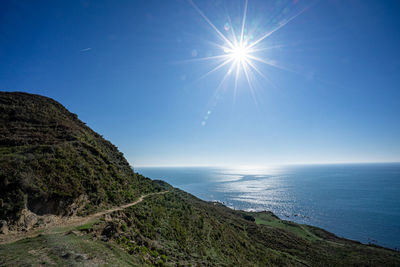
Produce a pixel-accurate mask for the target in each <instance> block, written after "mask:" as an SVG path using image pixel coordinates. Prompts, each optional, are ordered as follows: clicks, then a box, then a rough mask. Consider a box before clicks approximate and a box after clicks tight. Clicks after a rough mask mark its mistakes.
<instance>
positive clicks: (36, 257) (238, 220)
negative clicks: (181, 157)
mask: <svg viewBox="0 0 400 267" xmlns="http://www.w3.org/2000/svg"><path fill="white" fill-rule="evenodd" d="M160 191H167V192H165V193H163V194H153V195H149V196H147V197H146V198H144V199H143V201H142V202H140V203H138V204H136V205H134V206H131V207H129V208H126V209H123V210H119V211H115V212H113V213H111V214H107V215H106V216H103V217H101V218H96V219H93V220H91V221H89V222H87V223H85V224H83V225H80V226H76V225H75V226H71V225H60V226H59V227H56V228H52V229H45V230H41V231H37V232H36V233H37V234H38V236H36V237H33V238H27V239H24V240H20V241H17V242H14V243H7V244H3V245H0V266H40V265H53V266H80V265H84V266H87V265H88V266H92V265H93V266H96V265H110V266H132V265H133V266H235V265H237V266H400V253H399V252H396V251H393V250H389V249H384V248H381V247H377V246H368V245H363V244H360V243H358V242H354V241H350V240H346V239H343V238H338V237H337V236H335V235H333V234H331V233H329V232H327V231H325V230H323V229H320V228H317V227H312V226H308V225H301V224H296V223H293V222H289V221H284V220H280V219H279V218H278V217H276V216H275V215H274V214H272V213H271V212H257V213H254V212H245V211H235V210H232V209H229V208H227V207H225V206H223V205H221V204H219V203H212V202H205V201H202V200H200V199H198V198H196V197H194V196H192V195H190V194H188V193H185V192H183V191H181V190H179V189H175V188H172V187H171V186H170V185H168V184H167V183H165V182H162V181H152V180H150V179H148V178H145V177H143V176H141V175H139V174H136V173H134V172H133V170H132V169H131V168H130V166H129V164H128V163H127V161H126V160H125V158H124V157H123V155H122V153H120V152H119V151H118V149H117V148H116V147H115V146H113V145H112V144H111V143H110V142H108V141H106V140H104V139H103V138H102V137H101V136H100V135H98V134H97V133H95V132H93V131H92V130H91V129H89V128H88V127H87V126H86V125H85V124H84V123H83V122H81V121H80V120H79V119H78V118H77V116H76V115H74V114H72V113H69V112H68V111H67V110H66V109H65V108H64V107H63V106H61V105H60V104H59V103H57V102H55V101H54V100H51V99H49V98H46V97H42V96H37V95H30V94H25V93H3V92H0V220H5V221H6V222H7V224H8V226H10V228H11V230H13V229H14V230H21V229H24V227H23V226H22V227H21V226H18V223H17V221H18V218H19V217H20V214H21V211H23V210H24V209H25V208H27V209H28V210H30V211H31V212H33V213H36V214H39V215H40V214H49V213H50V214H58V215H64V216H69V215H76V214H77V215H85V214H89V213H93V212H95V211H97V210H103V209H105V208H108V207H111V206H117V205H121V204H124V203H129V202H133V201H134V200H136V199H137V198H138V197H139V196H140V195H145V194H147V193H149V192H160ZM90 218H93V217H90ZM85 221H86V220H85ZM2 224H3V225H4V222H2ZM25 228H27V227H25ZM0 237H1V235H0Z"/></svg>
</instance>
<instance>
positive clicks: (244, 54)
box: [225, 44, 250, 64]
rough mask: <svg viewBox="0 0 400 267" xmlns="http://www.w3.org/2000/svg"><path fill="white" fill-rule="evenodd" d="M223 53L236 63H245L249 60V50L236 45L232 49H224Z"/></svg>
mask: <svg viewBox="0 0 400 267" xmlns="http://www.w3.org/2000/svg"><path fill="white" fill-rule="evenodd" d="M225 53H227V55H228V57H229V58H230V59H232V60H234V61H235V62H236V63H240V64H243V63H246V61H248V60H250V57H249V56H250V49H248V47H246V46H244V45H240V44H239V45H236V46H234V47H233V48H232V49H226V50H225Z"/></svg>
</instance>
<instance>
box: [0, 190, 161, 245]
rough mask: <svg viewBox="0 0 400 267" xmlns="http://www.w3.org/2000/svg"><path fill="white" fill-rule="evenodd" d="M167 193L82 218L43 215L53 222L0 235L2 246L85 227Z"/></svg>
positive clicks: (142, 197)
mask: <svg viewBox="0 0 400 267" xmlns="http://www.w3.org/2000/svg"><path fill="white" fill-rule="evenodd" d="M167 192H168V191H163V192H157V193H150V194H147V195H143V196H141V197H139V199H137V200H136V201H134V202H132V203H128V204H125V205H122V206H119V207H114V208H112V209H108V210H104V211H100V212H97V213H94V214H90V215H88V216H85V217H81V216H71V217H60V216H55V215H43V216H40V217H42V218H44V217H48V218H50V217H51V220H50V221H51V222H50V223H48V224H46V225H45V226H41V227H37V228H34V229H29V230H28V231H23V232H14V231H12V232H9V233H8V234H5V235H4V234H3V235H0V244H8V243H13V242H16V241H18V240H21V239H24V238H28V237H35V236H37V235H39V234H46V233H47V234H49V233H51V232H53V230H55V228H59V227H65V228H70V227H76V226H79V225H83V224H86V223H88V222H90V221H93V220H95V219H98V218H100V217H102V216H104V215H106V214H109V213H112V212H115V211H119V210H123V209H126V208H129V207H132V206H135V205H137V204H139V203H140V202H142V201H143V199H144V198H146V197H148V196H152V195H158V194H165V193H167Z"/></svg>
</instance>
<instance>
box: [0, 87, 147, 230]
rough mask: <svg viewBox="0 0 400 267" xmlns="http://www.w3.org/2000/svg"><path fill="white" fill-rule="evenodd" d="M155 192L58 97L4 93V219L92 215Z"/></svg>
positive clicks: (0, 156)
mask: <svg viewBox="0 0 400 267" xmlns="http://www.w3.org/2000/svg"><path fill="white" fill-rule="evenodd" d="M152 190H154V188H153V186H152V185H151V181H150V180H149V179H144V178H138V176H137V175H136V174H135V173H134V172H133V170H132V169H131V167H130V166H129V164H128V162H127V161H126V159H125V158H124V156H123V154H122V153H121V152H119V151H118V149H117V147H115V146H114V145H113V144H111V143H110V142H109V141H107V140H105V139H104V138H103V137H102V136H100V135H99V134H97V133H96V132H94V131H93V130H91V129H90V128H89V127H87V126H86V125H85V124H84V123H83V122H82V121H80V120H79V119H78V117H77V115H76V114H73V113H71V112H69V111H68V110H67V109H66V108H65V107H63V106H62V105H61V104H60V103H58V102H56V101H55V100H53V99H50V98H47V97H44V96H40V95H33V94H28V93H20V92H0V207H1V209H0V220H6V221H8V222H9V223H10V224H12V223H13V222H16V221H17V219H18V218H19V217H20V215H21V212H22V211H23V210H24V209H28V210H29V211H31V212H33V213H36V214H39V215H42V214H57V215H71V214H74V213H76V212H81V213H88V212H94V211H95V210H98V209H102V208H106V207H108V206H110V205H120V204H122V203H128V202H132V201H133V200H134V199H135V198H137V197H138V196H139V195H140V194H141V193H143V192H146V191H152Z"/></svg>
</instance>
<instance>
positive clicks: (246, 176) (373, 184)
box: [136, 163, 400, 249]
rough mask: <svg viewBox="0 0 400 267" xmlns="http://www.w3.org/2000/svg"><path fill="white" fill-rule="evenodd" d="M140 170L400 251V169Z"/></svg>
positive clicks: (240, 205)
mask: <svg viewBox="0 0 400 267" xmlns="http://www.w3.org/2000/svg"><path fill="white" fill-rule="evenodd" d="M136 171H138V172H139V173H141V174H143V175H145V176H148V177H150V178H153V179H162V180H165V181H167V182H168V183H170V184H171V185H173V186H175V187H178V188H181V189H183V190H185V191H187V192H189V193H192V194H193V195H195V196H197V197H199V198H201V199H204V200H211V201H220V202H223V203H224V204H225V205H227V206H229V207H232V208H235V209H243V210H254V211H260V210H270V211H273V212H274V213H275V214H276V215H278V216H279V217H280V218H282V219H286V220H292V221H295V222H299V223H306V224H311V225H315V226H319V227H322V228H324V229H326V230H328V231H330V232H333V233H335V234H336V235H338V236H342V237H345V238H349V239H353V240H358V241H361V242H363V243H375V244H378V245H381V246H385V247H390V248H397V249H399V248H400V164H399V163H391V164H343V165H302V166H299V165H297V166H285V167H283V166H280V167H273V168H265V169H246V168H242V169H233V168H232V169H230V168H208V167H201V168H199V167H190V168H188V167H157V168H154V167H151V168H149V167H148V168H137V169H136Z"/></svg>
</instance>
